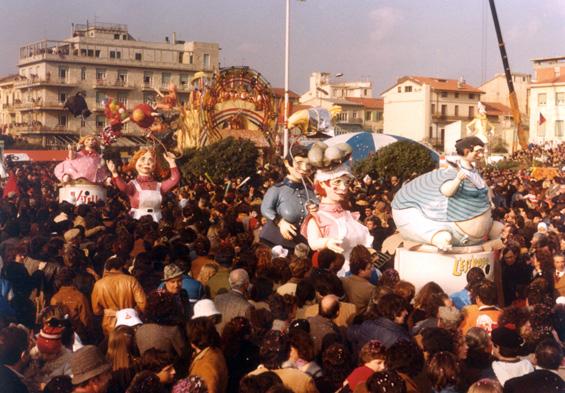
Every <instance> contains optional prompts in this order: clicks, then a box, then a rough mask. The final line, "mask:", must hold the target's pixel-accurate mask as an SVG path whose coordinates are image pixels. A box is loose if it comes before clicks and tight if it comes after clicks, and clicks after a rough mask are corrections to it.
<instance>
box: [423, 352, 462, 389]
mask: <svg viewBox="0 0 565 393" xmlns="http://www.w3.org/2000/svg"><path fill="white" fill-rule="evenodd" d="M459 376H460V368H459V363H458V362H457V357H456V356H455V355H454V354H452V353H451V352H438V353H436V354H435V355H434V356H433V357H432V359H431V361H430V364H429V365H428V377H429V378H430V381H431V383H432V387H433V389H434V393H463V391H462V390H460V389H459V387H458V386H459V383H460V381H459Z"/></svg>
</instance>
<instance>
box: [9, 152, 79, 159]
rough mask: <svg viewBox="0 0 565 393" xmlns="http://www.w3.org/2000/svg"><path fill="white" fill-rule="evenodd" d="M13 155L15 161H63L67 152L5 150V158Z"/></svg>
mask: <svg viewBox="0 0 565 393" xmlns="http://www.w3.org/2000/svg"><path fill="white" fill-rule="evenodd" d="M8 155H11V157H12V158H13V159H15V160H14V161H28V160H29V161H63V160H64V159H66V158H67V156H68V152H67V150H4V157H6V156H8Z"/></svg>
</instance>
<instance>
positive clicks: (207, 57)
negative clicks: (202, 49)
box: [204, 53, 210, 68]
mask: <svg viewBox="0 0 565 393" xmlns="http://www.w3.org/2000/svg"><path fill="white" fill-rule="evenodd" d="M204 68H210V55H209V54H208V53H204Z"/></svg>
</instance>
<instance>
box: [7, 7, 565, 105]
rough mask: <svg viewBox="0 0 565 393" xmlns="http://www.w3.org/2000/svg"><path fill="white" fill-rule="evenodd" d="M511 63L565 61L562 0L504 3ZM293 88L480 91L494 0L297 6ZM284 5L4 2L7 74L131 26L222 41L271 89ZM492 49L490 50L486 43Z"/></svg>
mask: <svg viewBox="0 0 565 393" xmlns="http://www.w3.org/2000/svg"><path fill="white" fill-rule="evenodd" d="M496 5H497V9H498V14H499V18H500V23H501V27H502V31H503V36H504V39H505V41H506V46H507V51H508V56H509V59H510V65H511V68H512V70H513V71H516V72H530V73H531V72H532V67H531V62H530V59H532V58H536V57H549V56H565V23H563V21H564V20H565V0H536V1H534V0H497V1H496ZM291 10H292V11H291V63H290V69H291V74H290V87H291V89H293V90H295V91H296V92H297V93H299V94H301V93H303V92H304V91H305V90H306V89H307V86H308V76H309V75H310V73H311V72H313V71H328V72H332V73H338V72H342V73H343V74H344V77H343V79H344V80H358V79H364V78H368V79H370V80H372V81H373V83H374V92H375V95H378V94H379V93H380V92H382V91H383V90H384V89H385V88H387V87H389V86H391V85H393V84H394V83H395V81H396V79H397V78H399V77H401V76H403V75H424V76H439V77H446V78H458V77H459V76H463V77H464V78H465V79H466V80H467V81H468V82H469V83H472V84H475V85H479V84H480V83H481V82H482V81H483V78H484V77H485V76H486V79H489V78H491V77H492V76H493V75H494V73H496V72H502V65H501V60H500V55H499V52H498V48H497V42H496V36H495V32H494V28H493V23H492V18H491V15H490V10H489V8H488V0H410V1H409V0H388V1H387V0H382V1H381V0H306V1H298V0H291ZM284 12H285V0H161V1H151V2H149V1H146V0H137V1H132V0H91V1H83V0H74V1H71V0H49V1H47V0H0V15H2V16H3V21H2V23H1V24H0V75H6V74H9V73H12V72H15V71H16V63H17V56H18V48H19V47H20V46H22V45H24V44H26V43H30V42H33V41H39V40H41V39H44V38H48V39H63V38H66V37H68V36H69V35H70V31H71V23H73V22H75V23H85V22H86V20H87V19H88V20H89V21H94V20H95V18H96V20H97V21H99V22H112V23H124V24H127V25H128V26H129V30H130V33H131V34H132V35H133V36H134V37H136V38H137V39H142V40H149V41H161V40H164V37H165V36H171V35H172V32H173V31H176V32H177V37H178V39H184V40H196V41H213V42H218V43H219V44H220V46H221V48H222V51H221V55H220V60H221V63H222V65H223V66H231V65H241V64H246V65H249V66H251V67H253V68H255V69H257V70H258V71H259V72H261V73H262V74H263V75H265V76H266V78H267V79H268V80H269V81H270V82H271V83H272V85H273V86H282V85H283V81H284ZM484 43H486V45H484Z"/></svg>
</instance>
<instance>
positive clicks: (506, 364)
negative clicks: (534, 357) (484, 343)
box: [491, 324, 534, 386]
mask: <svg viewBox="0 0 565 393" xmlns="http://www.w3.org/2000/svg"><path fill="white" fill-rule="evenodd" d="M491 339H492V344H493V349H492V353H493V355H494V357H495V358H496V359H497V360H495V361H494V362H492V369H493V371H494V374H495V375H496V378H497V379H498V382H500V384H501V385H502V386H504V384H505V383H506V381H508V380H509V379H511V378H516V377H521V376H522V375H525V374H528V373H531V372H532V371H534V367H533V366H532V363H530V361H529V360H528V359H520V358H519V357H518V354H519V351H520V347H521V346H522V345H523V344H524V340H523V339H522V337H521V336H520V334H519V333H518V332H517V330H516V326H514V325H513V324H506V325H504V326H500V327H497V328H496V329H494V330H493V331H492V333H491Z"/></svg>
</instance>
